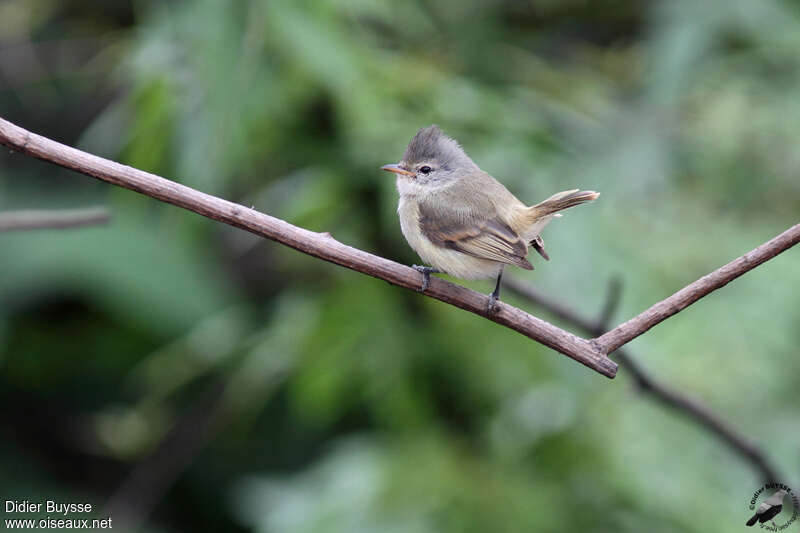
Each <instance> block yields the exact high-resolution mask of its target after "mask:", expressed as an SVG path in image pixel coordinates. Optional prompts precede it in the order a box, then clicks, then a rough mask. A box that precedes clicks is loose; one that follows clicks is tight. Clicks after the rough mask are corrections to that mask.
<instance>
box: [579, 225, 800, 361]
mask: <svg viewBox="0 0 800 533" xmlns="http://www.w3.org/2000/svg"><path fill="white" fill-rule="evenodd" d="M798 242H800V224H796V225H794V226H792V227H791V228H789V229H787V230H786V231H784V232H783V233H781V234H780V235H778V236H777V237H775V238H774V239H771V240H769V241H767V242H765V243H764V244H762V245H761V246H759V247H758V248H756V249H755V250H752V251H750V252H747V253H746V254H744V255H743V256H741V257H739V258H738V259H734V260H733V261H731V262H730V263H728V264H727V265H725V266H723V267H720V268H718V269H717V270H715V271H714V272H712V273H710V274H706V275H705V276H703V277H702V278H700V279H698V280H697V281H695V282H694V283H690V284H689V285H687V286H686V287H684V288H683V289H681V290H679V291H678V292H676V293H675V294H673V295H672V296H670V297H669V298H667V299H666V300H662V301H660V302H658V303H657V304H655V305H654V306H652V307H650V309H647V310H646V311H644V312H643V313H641V314H639V315H637V316H635V317H633V318H631V319H630V320H628V321H627V322H624V323H623V324H620V325H619V326H617V327H616V328H614V329H612V330H611V331H609V332H608V333H604V334H603V335H601V336H599V337H598V338H596V339H595V340H594V342H595V343H596V346H597V347H598V348H599V349H600V351H601V352H603V353H611V352H613V351H614V350H616V349H617V348H619V347H620V346H622V345H624V344H627V343H629V342H630V341H631V340H633V339H635V338H636V337H638V336H639V335H641V334H642V333H644V332H645V331H647V330H648V329H650V328H652V327H653V326H655V325H656V324H658V323H659V322H661V321H663V320H666V319H667V318H669V317H671V316H672V315H674V314H675V313H678V312H680V311H682V310H684V309H686V308H687V307H689V306H690V305H692V304H693V303H694V302H696V301H697V300H699V299H700V298H702V297H703V296H706V295H707V294H709V293H711V292H713V291H715V290H717V289H719V288H720V287H724V286H725V285H727V284H728V283H730V282H731V281H733V280H735V279H736V278H738V277H739V276H741V275H742V274H744V273H745V272H748V271H750V270H752V269H754V268H755V267H757V266H758V265H760V264H761V263H763V262H765V261H768V260H770V259H772V258H773V257H775V256H776V255H778V254H779V253H781V252H783V251H786V250H788V249H789V248H791V247H792V246H794V245H795V244H797V243H798Z"/></svg>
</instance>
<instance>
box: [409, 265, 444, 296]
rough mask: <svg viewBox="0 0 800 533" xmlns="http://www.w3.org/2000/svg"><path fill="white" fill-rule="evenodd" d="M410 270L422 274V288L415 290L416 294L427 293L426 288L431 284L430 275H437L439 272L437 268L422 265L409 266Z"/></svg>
mask: <svg viewBox="0 0 800 533" xmlns="http://www.w3.org/2000/svg"><path fill="white" fill-rule="evenodd" d="M411 268H413V269H414V270H416V271H417V272H419V273H420V274H422V287H421V288H419V289H417V292H425V291H427V290H428V286H430V284H431V274H438V273H439V272H441V270H439V269H438V268H434V267H429V266H423V265H411Z"/></svg>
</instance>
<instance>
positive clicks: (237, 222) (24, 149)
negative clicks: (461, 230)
mask: <svg viewBox="0 0 800 533" xmlns="http://www.w3.org/2000/svg"><path fill="white" fill-rule="evenodd" d="M0 144H4V145H6V146H8V147H10V148H12V149H14V150H16V151H18V152H21V153H24V154H28V155H31V156H33V157H36V158H38V159H42V160H44V161H48V162H50V163H54V164H56V165H59V166H62V167H65V168H69V169H71V170H75V171H77V172H81V173H83V174H86V175H87V176H92V177H95V178H98V179H100V180H103V181H106V182H108V183H112V184H114V185H117V186H119V187H124V188H126V189H130V190H132V191H136V192H139V193H141V194H144V195H146V196H150V197H151V198H155V199H157V200H161V201H163V202H167V203H170V204H173V205H177V206H178V207H183V208H184V209H188V210H190V211H194V212H195V213H198V214H200V215H203V216H205V217H208V218H211V219H214V220H218V221H220V222H224V223H225V224H229V225H231V226H236V227H238V228H241V229H244V230H247V231H250V232H252V233H255V234H256V235H261V236H263V237H266V238H268V239H272V240H274V241H277V242H280V243H282V244H285V245H286V246H289V247H291V248H294V249H296V250H299V251H301V252H303V253H306V254H309V255H312V256H314V257H318V258H320V259H324V260H325V261H330V262H331V263H335V264H337V265H341V266H344V267H347V268H350V269H352V270H356V271H358V272H362V273H364V274H367V275H370V276H373V277H376V278H379V279H382V280H385V281H387V282H389V283H391V284H393V285H398V286H400V287H405V288H407V289H413V290H418V289H419V288H421V286H422V274H420V273H419V272H417V271H416V270H414V269H412V268H409V267H407V266H405V265H401V264H399V263H395V262H394V261H390V260H388V259H385V258H383V257H378V256H376V255H373V254H370V253H367V252H364V251H362V250H358V249H356V248H352V247H350V246H347V245H345V244H342V243H340V242H338V241H337V240H335V239H334V238H333V237H331V235H330V234H329V233H316V232H313V231H309V230H306V229H303V228H299V227H297V226H293V225H291V224H289V223H288V222H286V221H284V220H280V219H278V218H275V217H271V216H269V215H266V214H264V213H259V212H258V211H254V210H253V209H248V208H246V207H244V206H241V205H238V204H235V203H233V202H229V201H227V200H223V199H221V198H217V197H215V196H211V195H208V194H205V193H202V192H199V191H196V190H194V189H191V188H189V187H186V186H184V185H180V184H178V183H175V182H172V181H169V180H167V179H164V178H162V177H160V176H156V175H155V174H150V173H149V172H144V171H141V170H138V169H135V168H131V167H128V166H125V165H120V164H119V163H115V162H113V161H109V160H107V159H103V158H101V157H97V156H94V155H91V154H87V153H86V152H82V151H80V150H76V149H75V148H70V147H69V146H65V145H63V144H60V143H57V142H55V141H52V140H50V139H47V138H46V137H42V136H40V135H36V134H35V133H31V132H29V131H27V130H24V129H22V128H20V127H18V126H15V125H14V124H11V123H10V122H8V121H6V120H3V119H0ZM798 241H800V224H798V225H796V226H794V227H792V228H790V229H789V230H787V231H785V232H784V233H782V234H781V235H779V236H778V237H775V238H774V239H772V240H771V241H769V242H767V243H765V244H763V245H762V246H759V247H758V248H756V249H755V250H753V251H752V252H749V253H748V254H745V255H744V256H743V257H740V258H739V259H736V260H735V261H732V262H731V263H729V264H728V265H726V266H724V267H722V268H720V269H719V270H716V271H714V272H712V273H711V274H708V275H707V276H704V277H703V278H701V279H699V280H698V281H696V282H694V283H692V284H691V285H689V286H688V287H686V288H684V289H682V290H680V291H678V292H677V293H675V294H674V295H673V296H671V297H669V298H667V299H666V300H664V301H663V302H660V303H658V304H656V305H654V306H653V307H651V308H650V309H648V310H647V311H645V312H644V313H642V314H641V315H639V316H637V317H635V318H633V319H631V320H629V321H628V322H626V323H624V324H622V325H621V326H619V327H617V328H615V329H613V330H611V331H610V332H608V333H606V334H604V335H601V336H600V337H598V338H597V339H592V340H586V339H581V338H579V337H576V336H575V335H573V334H571V333H569V332H567V331H564V330H563V329H561V328H558V327H556V326H553V325H552V324H549V323H547V322H545V321H543V320H541V319H539V318H536V317H534V316H531V315H529V314H528V313H526V312H524V311H522V310H521V309H517V308H515V307H512V306H510V305H508V304H505V303H502V302H500V303H499V304H498V306H497V311H496V312H494V313H489V312H488V311H487V307H488V306H487V303H488V301H487V297H486V296H484V295H483V294H479V293H477V292H475V291H471V290H469V289H467V288H465V287H461V286H459V285H455V284H453V283H449V282H447V281H445V280H442V279H439V278H433V279H431V283H430V287H429V288H428V289H427V290H426V291H425V294H426V295H427V296H430V297H431V298H435V299H437V300H440V301H442V302H445V303H448V304H451V305H454V306H456V307H459V308H461V309H464V310H466V311H469V312H471V313H474V314H476V315H480V316H482V317H485V318H487V319H489V320H491V321H493V322H496V323H498V324H501V325H503V326H506V327H508V328H511V329H513V330H515V331H518V332H520V333H522V334H523V335H526V336H528V337H530V338H531V339H533V340H535V341H538V342H540V343H542V344H544V345H545V346H548V347H550V348H553V349H554V350H556V351H558V352H561V353H562V354H564V355H566V356H568V357H571V358H572V359H575V360H576V361H578V362H580V363H582V364H584V365H586V366H588V367H589V368H591V369H593V370H595V371H597V372H599V373H601V374H603V375H605V376H607V377H614V375H615V374H616V371H617V365H616V363H614V362H613V361H611V360H610V359H609V358H608V357H607V355H606V354H608V353H610V352H611V351H613V350H616V349H617V348H619V347H620V346H622V345H623V344H625V343H627V342H628V341H630V340H631V339H633V338H635V337H637V336H639V335H641V334H642V333H644V332H645V331H647V330H648V329H649V328H651V327H653V326H654V325H655V324H657V323H658V322H660V321H662V320H664V319H665V318H668V317H669V316H672V315H673V314H675V313H677V312H679V311H680V310H682V309H684V308H685V307H686V306H688V305H690V304H691V303H693V302H695V301H697V300H698V299H699V298H702V297H703V296H705V295H706V294H708V293H710V292H711V291H713V290H715V289H718V288H719V287H722V286H723V285H725V284H726V283H728V282H730V281H731V280H733V279H735V278H737V277H738V276H741V275H742V274H743V273H745V272H747V271H748V270H751V269H753V268H755V267H756V266H758V265H760V264H761V263H763V262H764V261H767V260H768V259H771V258H772V257H774V256H776V255H777V254H779V253H781V252H782V251H784V250H786V249H788V248H790V247H791V246H793V245H795V244H797V242H798Z"/></svg>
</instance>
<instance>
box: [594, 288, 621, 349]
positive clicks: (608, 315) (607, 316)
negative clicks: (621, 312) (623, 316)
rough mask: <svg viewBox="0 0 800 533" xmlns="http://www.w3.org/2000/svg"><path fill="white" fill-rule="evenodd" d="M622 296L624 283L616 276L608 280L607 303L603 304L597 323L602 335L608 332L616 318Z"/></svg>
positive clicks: (596, 328) (597, 328)
mask: <svg viewBox="0 0 800 533" xmlns="http://www.w3.org/2000/svg"><path fill="white" fill-rule="evenodd" d="M621 296H622V281H621V280H620V279H619V278H618V277H616V276H614V277H612V278H611V279H610V280H608V289H607V291H606V299H605V303H604V304H603V308H602V309H601V310H600V314H599V315H598V316H597V321H596V322H595V326H596V327H595V330H596V331H600V332H601V333H602V332H605V331H608V329H609V327H610V324H611V320H612V319H613V318H614V315H615V314H616V313H617V309H618V308H619V302H620V298H621ZM598 335H599V334H598Z"/></svg>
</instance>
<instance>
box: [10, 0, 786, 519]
mask: <svg viewBox="0 0 800 533" xmlns="http://www.w3.org/2000/svg"><path fill="white" fill-rule="evenodd" d="M799 91H800V5H798V3H797V2H789V1H777V0H709V1H705V2H694V1H691V0H674V1H673V0H669V1H667V0H665V1H647V2H635V1H627V2H626V1H619V0H600V1H593V2H588V1H585V0H562V1H556V0H527V1H511V0H507V1H500V2H490V1H486V0H458V1H456V0H417V1H413V2H392V1H389V0H377V1H369V0H317V1H311V0H307V1H306V0H241V1H238V2H216V1H212V0H197V1H188V0H187V1H175V2H158V1H147V0H93V1H90V0H84V1H79V0H0V116H2V117H3V118H5V119H8V120H10V121H12V122H14V123H16V124H18V125H20V126H22V127H24V128H27V129H30V130H32V131H34V132H37V133H40V134H42V135H45V136H48V137H51V138H53V139H56V140H58V141H61V142H64V143H67V144H70V145H73V146H77V147H79V148H81V149H83V150H87V151H89V152H92V153H95V154H98V155H101V156H104V157H107V158H111V159H114V160H117V161H120V162H123V163H125V164H128V165H132V166H134V167H137V168H140V169H144V170H147V171H151V172H154V173H157V174H160V175H163V176H165V177H167V178H169V179H173V180H175V181H178V182H180V183H183V184H186V185H188V186H191V187H194V188H197V189H200V190H202V191H205V192H208V193H211V194H214V195H218V196H221V197H224V198H226V199H229V200H233V201H236V202H239V203H242V204H245V205H248V206H250V205H252V206H255V208H256V209H258V210H261V211H264V212H266V213H269V214H271V215H274V216H277V217H280V218H283V219H285V220H287V221H289V222H291V223H293V224H296V225H299V226H302V227H305V228H308V229H312V230H316V231H330V232H331V233H332V234H333V236H334V237H336V238H337V239H338V240H340V241H342V242H344V243H347V244H350V245H353V246H356V247H359V248H362V249H365V250H368V251H370V252H373V253H376V254H379V255H382V256H384V257H388V258H391V259H394V260H396V261H399V262H402V263H406V264H411V263H414V262H418V261H419V260H418V258H417V257H416V256H415V254H414V253H413V251H412V250H411V249H410V248H409V247H408V245H407V244H406V243H405V241H404V240H403V237H402V235H401V233H400V229H399V224H398V222H397V218H396V213H395V209H396V203H397V193H396V191H395V188H394V181H393V179H392V176H391V175H389V174H387V173H385V172H380V171H379V170H378V167H379V166H380V165H383V164H385V163H391V162H395V161H397V160H398V159H399V158H400V156H401V154H402V152H403V149H404V147H405V145H406V143H407V142H408V140H409V139H410V138H411V136H412V135H413V134H414V133H415V132H416V131H417V130H418V129H419V128H420V127H422V126H425V125H428V124H431V123H437V124H439V125H440V126H441V127H442V128H443V129H444V130H445V131H446V132H447V133H449V134H450V135H452V136H454V137H455V138H456V139H458V140H459V141H460V142H461V143H462V144H463V145H464V147H465V148H466V150H467V151H468V153H469V154H470V155H471V156H472V158H473V159H474V160H475V161H476V162H477V163H478V164H479V165H480V166H481V167H482V168H483V169H485V170H487V171H488V172H490V173H491V174H493V175H494V176H495V177H497V178H498V179H500V180H501V181H503V182H504V183H505V184H506V185H507V186H508V187H509V188H510V189H511V190H512V191H513V192H514V193H515V194H516V195H517V196H519V197H520V198H521V199H523V200H525V201H527V202H528V203H534V202H537V201H540V200H542V199H544V198H546V197H547V196H549V195H551V194H552V193H555V192H557V191H560V190H563V189H570V188H576V187H581V188H587V189H595V190H598V191H601V192H602V196H601V198H600V199H599V200H598V201H597V202H595V203H593V204H591V205H588V206H583V207H581V208H579V209H575V210H572V211H570V212H569V213H568V214H567V215H566V216H565V217H564V218H563V219H560V220H558V221H557V222H555V223H553V224H551V225H550V227H548V228H547V230H546V232H545V233H544V238H545V241H546V243H547V249H548V251H549V252H550V255H551V257H552V260H551V261H550V262H547V263H545V262H543V261H541V260H539V259H538V257H533V258H532V260H533V262H534V263H535V265H536V270H535V271H533V272H522V271H519V270H514V271H513V275H515V276H517V277H518V278H520V279H523V280H525V281H526V282H527V283H530V284H532V285H534V286H535V287H537V288H538V289H540V290H541V291H543V292H546V293H547V294H549V295H551V296H553V297H555V298H557V299H559V300H561V301H562V302H564V303H566V304H568V305H570V306H573V307H574V308H575V309H576V310H578V311H580V312H582V313H584V314H587V315H588V316H596V314H597V313H598V312H599V310H600V309H601V307H602V305H603V301H604V299H605V294H606V287H607V284H608V281H609V280H610V279H611V278H614V277H618V278H619V279H620V280H621V281H622V286H623V290H622V299H621V304H620V307H619V312H618V313H617V314H616V315H615V317H614V322H615V323H616V322H620V321H622V320H624V319H627V318H629V317H631V316H633V315H635V314H637V313H639V312H640V311H642V310H643V309H645V308H646V307H648V306H649V305H651V304H652V303H655V302H656V301H658V300H660V299H662V298H664V297H666V296H668V295H670V294H671V293H672V292H674V291H675V290H677V289H679V288H681V287H683V286H684V285H686V284H687V283H689V282H691V281H693V280H695V279H696V278H698V277H700V276H701V275H704V274H706V273H708V272H709V271H711V270H713V269H715V268H717V267H718V266H720V265H722V264H724V263H725V262H727V261H729V260H731V259H733V258H735V257H737V256H739V255H741V254H743V253H744V252H746V251H748V250H750V249H752V248H754V247H755V246H757V245H759V244H761V243H762V242H764V241H766V240H768V239H770V238H771V237H773V236H774V235H776V234H778V233H780V232H781V231H783V230H784V229H786V228H787V227H789V226H791V225H793V224H795V223H797V222H798V218H799V217H798V214H800V178H799V177H798V176H800V150H798V148H797V139H798V138H800V97H798V95H800V92H799ZM95 205H100V206H106V207H107V208H108V209H109V210H110V211H111V213H112V216H113V219H112V221H111V222H110V223H109V224H107V225H104V226H98V227H91V228H84V229H71V230H50V231H27V232H7V233H3V234H0V273H1V274H0V402H2V405H3V409H2V410H0V434H1V435H2V438H0V493H1V494H2V498H3V499H4V500H7V499H13V500H24V499H27V500H32V501H43V500H46V499H51V500H57V501H70V502H85V503H91V504H92V505H93V507H94V509H93V512H92V513H91V516H90V517H91V518H103V517H106V516H110V517H111V518H112V519H113V520H114V521H115V522H114V525H115V528H117V529H122V525H123V521H124V522H125V523H126V524H128V525H129V526H130V527H132V528H134V529H135V528H138V529H139V530H142V531H164V532H169V531H242V532H244V531H262V532H283V533H295V532H297V533H307V532H329V531H330V532H338V531H341V532H351V533H352V532H360V531H365V532H366V531H391V532H398V533H399V532H434V531H435V532H463V531H475V532H478V531H480V532H483V531H539V530H541V531H576V530H578V531H587V532H600V531H631V532H633V531H642V530H648V531H656V532H662V531H663V532H669V531H703V532H714V531H720V532H722V531H726V532H728V531H732V530H736V528H740V529H742V528H744V522H745V521H746V520H747V518H748V517H749V516H750V515H751V514H752V513H751V511H750V510H749V509H748V505H749V503H750V498H751V497H752V494H753V492H754V491H755V490H757V489H758V488H759V487H760V486H761V484H762V480H761V479H760V477H759V475H758V473H757V472H756V471H755V470H754V469H753V468H752V466H751V465H750V464H748V463H746V462H744V461H743V460H742V459H741V458H740V456H738V455H737V454H736V453H734V452H733V451H731V450H730V449H729V448H727V447H725V446H723V445H722V444H721V443H720V441H719V440H717V439H716V438H715V437H713V436H712V435H710V434H709V433H708V432H707V431H705V430H704V429H703V428H701V427H698V426H697V425H696V424H693V423H692V422H690V421H688V419H687V418H685V417H684V416H683V415H681V414H679V413H676V412H674V411H670V410H666V409H664V408H663V407H662V406H661V405H659V404H658V403H655V402H653V401H652V399H651V398H650V397H649V396H647V395H644V394H641V393H640V392H639V391H637V389H636V388H635V387H634V383H633V381H632V380H631V379H630V376H629V375H628V374H626V372H625V369H624V368H623V369H621V371H620V373H619V376H618V377H617V378H616V379H615V380H613V381H611V380H608V379H606V378H604V377H602V376H599V375H597V374H595V373H593V372H591V371H590V370H588V369H586V368H584V367H582V366H581V365H578V364H576V363H575V362H573V361H571V360H569V359H567V358H565V357H562V356H560V355H558V354H556V353H555V352H552V351H551V350H549V349H547V348H544V347H543V346H540V345H538V344H536V343H534V342H532V341H530V340H528V339H526V338H524V337H522V336H521V335H518V334H516V333H514V332H512V331H510V330H508V329H505V328H502V327H500V326H498V325H496V324H493V323H491V322H489V321H486V320H483V319H481V318H479V317H476V316H473V315H471V314H468V313H465V312H463V311H460V310H458V309H456V308H454V307H450V306H447V305H444V304H442V303H439V302H436V301H434V300H431V299H428V298H425V297H422V296H420V295H418V294H415V293H413V292H411V291H407V290H402V289H399V288H396V287H393V286H390V285H388V284H387V283H385V282H383V281H380V280H376V279H373V278H370V277H367V276H364V275H361V274H357V273H355V272H352V271H349V270H346V269H343V268H340V267H337V266H334V265H332V264H329V263H325V262H322V261H319V260H317V259H314V258H311V257H309V256H306V255H303V254H300V253H298V252H296V251H293V250H291V249H288V248H285V247H283V246H281V245H278V244H275V243H273V242H270V241H266V240H263V239H259V238H256V237H254V236H252V235H250V234H247V233H244V232H242V231H239V230H236V229H233V228H230V227H227V226H224V225H222V224H219V223H215V222H212V221H210V220H208V219H205V218H202V217H200V216H198V215H195V214H192V213H189V212H187V211H184V210H181V209H178V208H175V207H172V206H169V205H166V204H161V203H159V202H156V201H154V200H152V199H149V198H145V197H143V196H140V195H137V194H135V193H132V192H129V191H125V190H122V189H118V188H115V187H112V186H110V185H107V184H104V183H101V182H97V181H95V180H92V179H91V178H88V177H86V176H83V175H79V174H76V173H72V172H68V171H66V170H63V169H60V168H57V167H54V166H51V165H47V164H44V163H41V162H39V161H36V160H34V159H32V158H29V157H26V156H23V155H19V154H13V153H9V151H8V150H3V151H2V153H1V154H0V209H2V210H11V209H34V208H35V209H56V208H78V207H85V206H95ZM799 262H800V250H799V249H792V250H790V251H788V252H787V253H785V254H783V255H781V256H779V257H777V258H776V259H774V260H772V261H770V262H768V263H766V264H764V265H763V266H761V267H759V268H758V269H756V270H754V271H753V272H751V273H749V274H747V275H746V276H744V277H743V278H741V279H739V280H736V281H735V282H734V283H732V284H731V285H730V286H729V287H726V288H725V289H723V290H721V291H719V292H717V293H714V294H712V295H711V296H709V297H707V298H705V299H703V300H701V301H700V302H698V303H697V304H696V305H694V306H693V307H691V308H689V309H687V310H686V311H684V312H682V313H680V314H679V315H677V316H676V317H674V318H672V319H670V320H669V321H667V322H665V323H664V324H662V325H660V326H658V327H657V328H655V329H654V330H652V331H651V332H649V333H647V334H646V335H644V336H643V337H640V338H639V339H637V340H635V341H634V342H633V343H632V344H631V345H630V349H631V351H632V352H633V353H634V355H635V356H636V359H637V361H638V362H640V363H641V364H642V365H643V366H644V367H646V368H647V369H648V370H650V371H651V372H652V373H653V374H654V375H656V376H658V377H659V378H661V379H663V380H664V381H666V382H668V383H670V384H672V385H673V386H674V387H676V388H677V389H678V390H680V391H683V392H686V393H687V394H690V395H692V396H694V397H696V398H698V399H700V400H702V401H703V402H706V403H707V404H708V405H709V406H710V407H711V408H712V409H713V410H714V411H716V412H717V413H718V414H719V415H720V416H721V417H723V418H724V419H726V420H728V421H729V422H730V423H731V424H732V425H733V426H734V427H736V428H737V429H738V430H740V431H741V432H742V433H743V434H745V435H747V436H748V437H749V438H751V439H752V440H753V441H754V442H755V443H757V444H758V445H759V446H761V447H762V448H763V450H764V452H765V453H766V454H767V456H768V458H769V459H770V461H772V462H773V463H774V464H775V465H776V468H778V469H779V470H780V471H781V473H782V474H784V475H785V476H786V480H785V482H787V483H789V484H790V485H791V483H795V487H796V488H797V489H800V485H798V484H799V483H800V445H799V443H800V423H799V422H798V416H800V387H798V380H799V379H800V358H798V346H800V305H798V294H800V265H799ZM469 286H470V287H472V288H474V289H476V290H480V291H482V292H487V293H488V292H489V291H490V290H491V288H492V282H490V281H487V282H474V283H469ZM506 299H507V300H508V301H510V302H511V303H514V304H515V305H519V306H521V307H522V308H524V309H528V310H530V311H531V312H533V313H534V314H536V315H538V316H541V317H542V318H545V319H548V320H555V319H553V318H552V317H550V316H549V315H548V314H547V312H546V311H544V310H541V309H538V308H535V307H534V306H532V305H531V304H530V303H527V302H525V301H524V300H520V299H518V298H514V297H513V296H512V295H510V294H509V293H506ZM556 323H558V324H559V325H562V326H564V327H566V328H567V329H569V330H571V331H575V332H577V333H581V332H580V331H579V330H577V329H576V328H575V327H574V326H571V325H567V324H563V323H560V322H556ZM30 516H31V515H21V514H14V513H8V512H6V513H5V514H4V516H3V518H4V519H5V518H10V517H30ZM36 516H39V515H36ZM79 518H85V517H84V516H80V517H79ZM798 527H800V526H798Z"/></svg>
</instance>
